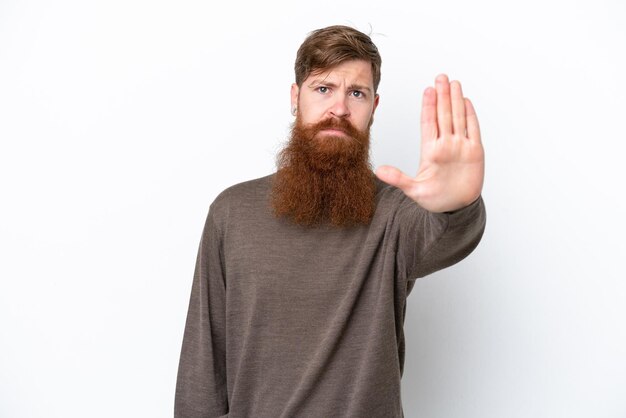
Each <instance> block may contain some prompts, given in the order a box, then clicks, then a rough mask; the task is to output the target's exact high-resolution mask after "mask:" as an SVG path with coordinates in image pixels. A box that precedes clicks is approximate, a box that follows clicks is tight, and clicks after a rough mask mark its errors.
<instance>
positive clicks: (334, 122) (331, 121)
mask: <svg viewBox="0 0 626 418" xmlns="http://www.w3.org/2000/svg"><path fill="white" fill-rule="evenodd" d="M309 129H310V130H309V132H310V133H311V136H312V137H315V136H317V134H319V133H320V132H321V131H323V130H325V129H337V130H339V131H342V132H343V133H345V134H347V135H348V137H350V138H351V139H352V140H354V141H357V142H359V143H360V142H361V141H359V139H358V138H360V137H361V136H362V132H361V131H359V130H358V129H357V128H356V127H355V126H354V125H352V124H351V123H350V122H349V121H348V120H346V119H339V118H328V119H324V120H322V121H320V122H318V123H316V124H313V125H311V126H310V128H309Z"/></svg>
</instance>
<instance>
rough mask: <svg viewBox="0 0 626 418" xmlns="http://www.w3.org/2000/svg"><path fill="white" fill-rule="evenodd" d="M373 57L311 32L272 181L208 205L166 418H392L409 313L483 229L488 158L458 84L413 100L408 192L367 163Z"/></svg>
mask: <svg viewBox="0 0 626 418" xmlns="http://www.w3.org/2000/svg"><path fill="white" fill-rule="evenodd" d="M380 67H381V58H380V55H379V53H378V49H377V48H376V46H375V45H374V44H373V43H372V41H371V39H370V38H369V36H367V35H365V34H363V33H361V32H359V31H357V30H355V29H352V28H349V27H345V26H331V27H327V28H323V29H319V30H316V31H314V32H312V33H311V34H310V35H309V36H308V37H307V38H306V40H305V41H304V43H303V44H302V45H301V46H300V48H299V50H298V53H297V57H296V63H295V78H296V80H295V83H294V84H293V85H292V86H291V106H292V113H293V115H294V116H295V122H294V124H293V128H292V132H291V138H290V140H289V142H288V143H287V145H286V146H285V148H284V149H283V150H282V151H281V152H280V154H279V156H278V161H277V162H278V164H277V166H278V167H277V170H276V172H275V173H273V174H271V175H268V176H266V177H262V178H259V179H256V180H251V181H247V182H244V183H240V184H237V185H235V186H232V187H230V188H228V189H226V190H224V191H223V192H222V193H221V194H220V195H219V196H218V197H217V198H216V199H215V201H214V202H213V203H212V204H211V207H210V209H209V214H208V217H207V220H206V223H205V227H204V231H203V234H202V238H201V242H200V248H199V250H198V257H197V262H196V268H195V274H194V278H193V285H192V290H191V298H190V304H189V310H188V314H187V322H186V325H185V332H184V338H183V344H182V351H181V357H180V363H179V371H178V380H177V385H176V398H175V408H174V409H175V416H176V417H180V418H182V417H185V418H189V417H228V418H244V417H255V418H291V417H324V418H328V417H338V418H339V417H346V418H347V417H355V418H358V417H368V418H376V417H380V418H393V417H402V416H403V411H402V402H401V399H400V380H401V377H402V372H403V366H404V356H405V343H404V331H403V323H404V314H405V307H406V299H407V296H408V295H409V293H410V292H411V289H412V288H413V285H414V283H415V280H416V279H417V278H419V277H423V276H426V275H428V274H430V273H432V272H434V271H437V270H440V269H443V268H445V267H448V266H450V265H452V264H455V263H457V262H459V261H460V260H462V259H463V258H465V257H466V256H467V255H468V254H469V253H471V252H472V251H473V250H474V248H475V247H476V246H477V245H478V243H479V241H480V239H481V237H482V234H483V231H484V228H485V222H486V215H485V207H484V203H483V200H482V197H481V190H482V185H483V178H484V152H483V147H482V144H481V138H480V131H479V126H478V119H477V117H476V112H475V111H474V108H473V106H472V103H471V102H470V100H469V99H467V98H465V97H463V93H462V90H461V84H460V83H459V82H458V81H452V82H450V81H449V80H448V77H447V76H446V75H444V74H440V75H439V76H437V77H436V79H435V86H434V87H428V88H426V90H425V91H424V94H423V104H422V114H421V131H422V142H421V154H420V166H419V170H418V172H417V175H416V176H415V177H410V176H408V175H406V174H404V173H402V172H401V171H400V170H398V169H396V168H394V167H389V166H383V167H380V168H379V169H378V170H377V171H376V172H375V173H374V172H373V170H372V168H371V165H370V162H369V141H370V138H369V131H370V126H371V125H372V122H373V117H374V113H375V111H376V108H377V106H378V104H379V96H378V93H377V90H378V85H379V82H380Z"/></svg>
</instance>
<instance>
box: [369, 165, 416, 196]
mask: <svg viewBox="0 0 626 418" xmlns="http://www.w3.org/2000/svg"><path fill="white" fill-rule="evenodd" d="M376 176H377V177H378V178H379V179H381V180H382V181H384V182H385V183H387V184H391V185H392V186H395V187H397V188H398V189H400V190H402V191H405V190H409V189H410V188H411V186H413V179H412V178H411V177H409V176H407V175H406V174H404V173H403V172H402V171H400V170H398V169H397V168H395V167H392V166H390V165H383V166H380V167H378V168H377V169H376Z"/></svg>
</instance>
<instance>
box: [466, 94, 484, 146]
mask: <svg viewBox="0 0 626 418" xmlns="http://www.w3.org/2000/svg"><path fill="white" fill-rule="evenodd" d="M464 100H465V114H466V115H467V117H466V119H467V137H468V138H469V139H471V140H473V141H478V142H480V126H479V125H478V116H477V115H476V111H475V110H474V105H472V102H470V99H467V98H466V99H464Z"/></svg>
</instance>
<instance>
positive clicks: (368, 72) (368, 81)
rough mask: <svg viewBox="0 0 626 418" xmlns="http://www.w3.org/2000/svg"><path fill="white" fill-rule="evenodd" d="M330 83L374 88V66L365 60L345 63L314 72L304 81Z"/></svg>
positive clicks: (306, 82) (307, 82) (308, 82)
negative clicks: (345, 83)
mask: <svg viewBox="0 0 626 418" xmlns="http://www.w3.org/2000/svg"><path fill="white" fill-rule="evenodd" d="M330 81H332V82H335V83H341V82H347V83H358V84H364V85H367V86H370V87H373V85H374V75H373V74H372V64H371V63H370V62H368V61H365V60H350V61H344V62H342V63H341V64H338V65H336V66H334V67H332V68H328V69H323V70H317V71H314V72H312V73H311V74H309V76H308V77H307V79H306V80H304V83H305V84H317V83H323V82H330Z"/></svg>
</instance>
